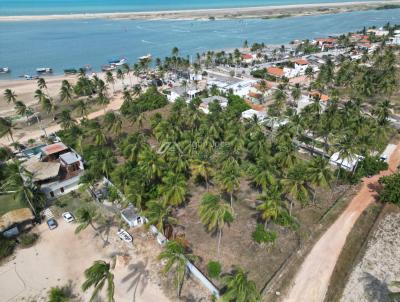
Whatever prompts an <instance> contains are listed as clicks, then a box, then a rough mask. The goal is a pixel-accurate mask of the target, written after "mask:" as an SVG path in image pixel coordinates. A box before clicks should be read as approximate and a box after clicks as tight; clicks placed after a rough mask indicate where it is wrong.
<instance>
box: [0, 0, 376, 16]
mask: <svg viewBox="0 0 400 302" xmlns="http://www.w3.org/2000/svg"><path fill="white" fill-rule="evenodd" d="M349 1H352V0H218V1H216V0H191V1H188V0H0V15H9V16H10V15H11V16H13V15H46V14H71V13H100V12H127V11H130V12H133V11H157V10H179V9H199V8H223V7H245V6H263V5H285V4H303V3H323V2H349ZM364 1H369V0H364Z"/></svg>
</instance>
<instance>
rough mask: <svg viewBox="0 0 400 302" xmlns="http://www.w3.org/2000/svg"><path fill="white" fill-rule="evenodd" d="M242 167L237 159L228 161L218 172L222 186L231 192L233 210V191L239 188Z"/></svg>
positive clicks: (218, 178)
mask: <svg viewBox="0 0 400 302" xmlns="http://www.w3.org/2000/svg"><path fill="white" fill-rule="evenodd" d="M239 177H240V169H239V165H238V164H237V162H236V161H228V162H226V164H224V165H223V167H222V168H221V170H220V171H219V172H218V173H217V174H216V179H217V181H218V183H219V185H220V186H221V188H222V189H223V190H224V191H226V192H227V193H229V196H230V204H231V209H232V210H233V193H234V192H235V191H236V190H237V189H238V188H239V184H240V181H239Z"/></svg>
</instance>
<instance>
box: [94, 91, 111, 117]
mask: <svg viewBox="0 0 400 302" xmlns="http://www.w3.org/2000/svg"><path fill="white" fill-rule="evenodd" d="M96 102H97V104H99V105H100V106H104V108H103V110H104V113H106V107H107V105H108V104H110V99H109V98H108V97H107V95H106V94H105V93H103V92H99V93H98V95H97V99H96Z"/></svg>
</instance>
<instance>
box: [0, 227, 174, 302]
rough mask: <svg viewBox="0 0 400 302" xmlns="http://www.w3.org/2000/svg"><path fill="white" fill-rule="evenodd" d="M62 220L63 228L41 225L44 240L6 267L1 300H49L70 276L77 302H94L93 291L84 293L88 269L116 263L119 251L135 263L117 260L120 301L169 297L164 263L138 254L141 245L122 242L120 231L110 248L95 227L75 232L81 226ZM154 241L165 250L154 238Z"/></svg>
mask: <svg viewBox="0 0 400 302" xmlns="http://www.w3.org/2000/svg"><path fill="white" fill-rule="evenodd" d="M58 222H59V227H58V228H57V229H55V230H53V231H50V230H49V229H48V228H47V226H46V224H45V223H43V224H41V225H39V226H37V227H36V228H35V229H34V231H35V232H37V233H39V234H40V239H39V241H38V242H37V243H36V245H35V246H33V247H31V248H28V249H19V250H18V251H17V253H16V254H15V256H14V258H12V259H10V260H9V261H8V262H6V263H4V264H3V265H2V266H0V284H1V291H0V301H4V302H6V301H7V302H8V301H47V299H46V295H47V291H48V289H49V288H50V287H52V286H57V285H58V286H63V285H66V284H67V283H68V281H69V280H71V281H72V284H73V286H74V294H77V295H79V298H78V299H77V301H88V296H89V295H90V293H91V291H90V292H88V293H87V294H85V295H82V293H81V291H80V285H81V284H82V282H83V281H84V276H83V271H84V270H85V269H86V268H88V267H89V266H90V265H91V264H92V263H93V261H95V260H105V261H110V258H111V257H112V256H113V255H121V254H125V255H128V256H129V258H130V261H129V262H127V263H123V262H124V261H117V265H116V268H115V270H113V273H114V275H115V290H116V292H115V301H117V302H125V301H130V302H131V301H136V302H149V301H160V302H163V301H168V299H167V298H166V297H165V295H164V294H163V292H162V291H161V289H160V288H159V286H158V285H157V284H156V283H158V282H157V281H156V280H158V279H157V278H158V276H157V271H156V270H155V269H154V266H157V265H159V264H157V263H154V257H151V256H150V255H149V256H147V254H145V253H140V252H138V250H141V249H142V247H141V246H139V247H135V246H131V245H128V244H126V243H124V242H122V241H120V240H119V239H118V238H117V237H116V235H115V230H114V229H112V230H111V232H110V235H109V243H110V244H108V245H106V246H104V242H103V241H102V239H100V238H99V237H98V236H96V234H95V232H94V231H93V230H92V229H91V228H90V227H89V228H88V229H87V230H84V231H83V232H81V234H79V235H75V234H74V230H75V225H73V224H67V223H65V222H64V221H61V220H58ZM149 242H150V241H149ZM150 243H151V244H154V247H153V248H154V249H159V247H157V245H156V243H155V242H154V240H152V242H150ZM146 248H149V247H148V246H147V247H146ZM157 252H159V251H158V250H157ZM150 254H151V253H150ZM150 267H153V269H150Z"/></svg>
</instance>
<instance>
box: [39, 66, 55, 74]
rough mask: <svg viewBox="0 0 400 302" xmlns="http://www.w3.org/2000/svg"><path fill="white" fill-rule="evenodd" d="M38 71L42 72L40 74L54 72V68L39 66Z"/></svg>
mask: <svg viewBox="0 0 400 302" xmlns="http://www.w3.org/2000/svg"><path fill="white" fill-rule="evenodd" d="M36 72H37V73H40V74H44V73H53V69H52V68H50V67H39V68H36Z"/></svg>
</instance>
